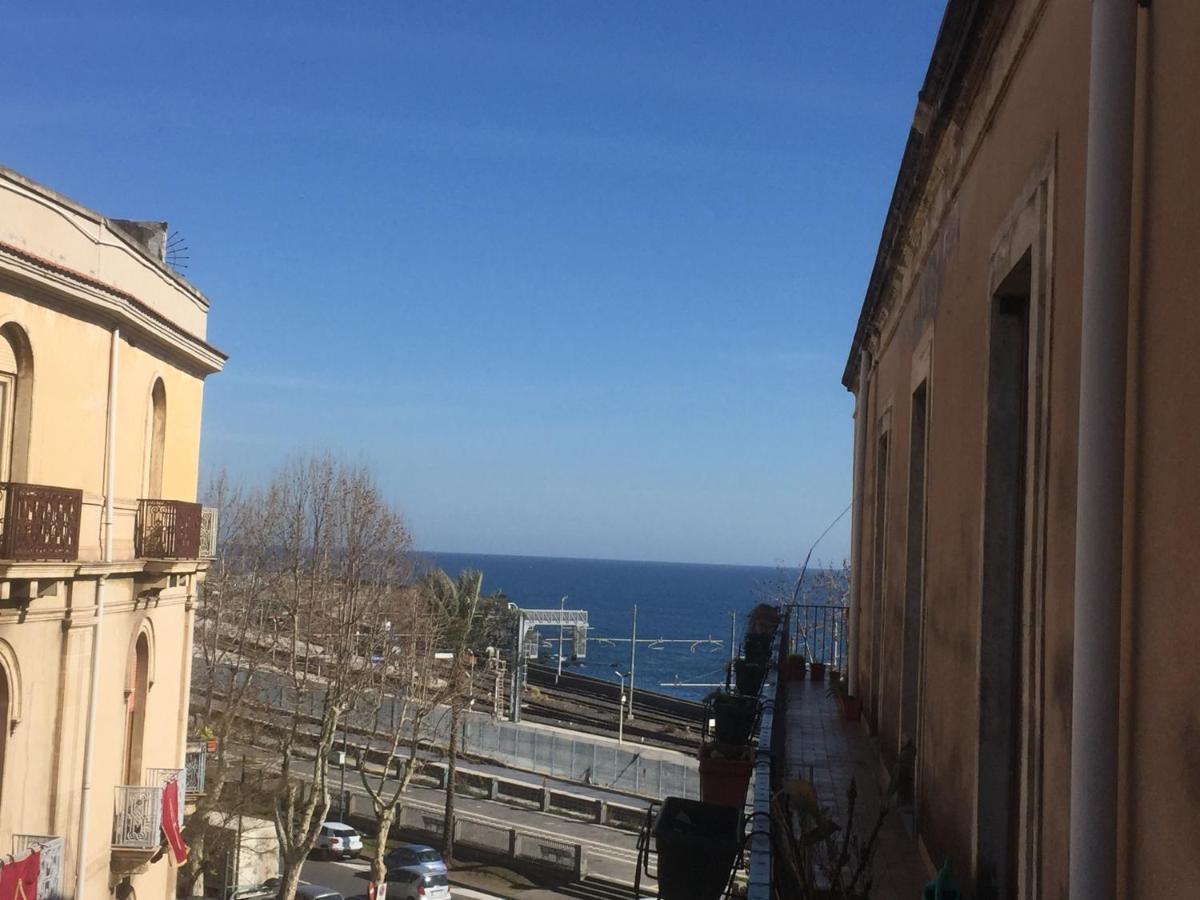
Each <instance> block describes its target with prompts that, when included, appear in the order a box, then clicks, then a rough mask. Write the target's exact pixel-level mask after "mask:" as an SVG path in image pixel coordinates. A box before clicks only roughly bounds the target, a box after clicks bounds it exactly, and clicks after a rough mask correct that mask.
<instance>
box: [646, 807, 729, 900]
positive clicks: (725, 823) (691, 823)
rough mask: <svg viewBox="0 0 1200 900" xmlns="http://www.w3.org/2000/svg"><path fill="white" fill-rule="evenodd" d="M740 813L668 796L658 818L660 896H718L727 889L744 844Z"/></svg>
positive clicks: (707, 899)
mask: <svg viewBox="0 0 1200 900" xmlns="http://www.w3.org/2000/svg"><path fill="white" fill-rule="evenodd" d="M741 831H742V811H741V810H740V809H737V808H735V807H732V806H723V805H721V804H717V803H704V802H702V801H699V800H686V799H684V798H683V797H668V798H667V799H666V800H664V801H663V805H662V809H661V810H660V811H659V813H658V816H657V818H656V819H655V820H654V843H655V845H656V848H657V850H658V896H659V897H661V898H663V900H717V898H719V897H721V896H723V895H724V893H725V888H726V886H727V884H728V883H729V873H730V872H732V871H733V863H734V859H735V857H736V856H737V853H738V847H739V846H740V844H741Z"/></svg>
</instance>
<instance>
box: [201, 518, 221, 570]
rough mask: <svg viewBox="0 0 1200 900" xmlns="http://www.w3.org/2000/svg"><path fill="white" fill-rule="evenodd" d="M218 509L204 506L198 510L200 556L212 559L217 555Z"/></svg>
mask: <svg viewBox="0 0 1200 900" xmlns="http://www.w3.org/2000/svg"><path fill="white" fill-rule="evenodd" d="M219 524H220V510H218V509H217V508H216V507H215V506H205V507H202V508H201V510H200V558H201V559H212V558H214V557H215V556H216V555H217V526H218V525H219Z"/></svg>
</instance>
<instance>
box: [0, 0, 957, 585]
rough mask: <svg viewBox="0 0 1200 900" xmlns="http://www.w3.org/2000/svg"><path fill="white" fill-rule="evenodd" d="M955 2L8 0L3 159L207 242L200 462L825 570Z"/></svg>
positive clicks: (502, 524) (443, 528) (478, 541)
mask: <svg viewBox="0 0 1200 900" xmlns="http://www.w3.org/2000/svg"><path fill="white" fill-rule="evenodd" d="M943 6H944V2H943V0H910V2H905V3H902V4H897V3H881V2H863V3H850V2H834V3H816V2H809V0H788V2H778V3H769V2H758V3H752V4H746V3H737V4H735V3H700V2H695V0H692V2H677V3H676V2H660V0H656V2H652V3H651V2H644V0H643V2H629V3H616V2H604V3H601V2H595V3H584V2H577V0H557V2H552V0H543V2H537V3H532V2H530V3H499V2H494V3H492V2H489V3H485V2H474V3H456V2H442V0H439V2H433V0H430V2H427V3H420V4H418V3H401V2H395V3H382V2H378V3H338V4H335V3H306V2H293V3H289V4H286V5H284V4H276V5H275V9H273V10H272V9H267V8H265V5H261V4H246V3H239V4H222V3H203V4H187V5H186V6H184V5H179V4H167V3H161V2H159V3H155V4H146V5H135V4H129V3H121V4H116V3H88V4H81V5H79V6H77V7H72V6H70V5H63V4H56V5H54V6H53V7H52V8H51V7H50V5H48V4H33V3H28V4H26V3H19V2H18V3H10V4H7V5H6V13H5V24H6V27H5V33H6V38H5V44H6V46H5V55H6V65H5V67H4V68H5V87H4V113H5V114H4V117H3V125H2V126H0V129H2V130H3V131H2V132H0V133H2V137H3V142H2V145H0V146H3V156H2V157H0V161H2V162H3V163H4V164H6V165H9V166H12V167H13V168H15V169H17V170H18V171H21V172H23V173H24V174H26V175H28V176H30V177H32V178H35V179H37V180H39V181H42V182H44V183H46V184H48V185H50V186H52V187H54V188H56V189H58V190H60V191H62V192H63V193H66V194H67V195H69V196H72V197H74V198H75V199H77V200H79V201H81V202H83V203H85V204H87V205H89V206H92V207H94V208H96V209H98V210H100V211H102V212H104V213H106V214H108V215H111V216H116V217H125V218H148V219H167V220H169V221H170V222H171V225H172V227H173V228H177V229H178V230H179V231H180V232H181V233H182V234H183V235H184V236H185V238H186V240H187V243H188V245H189V248H190V256H191V260H190V267H189V269H188V270H187V272H186V273H185V274H187V276H188V277H189V278H191V279H192V280H193V281H194V282H195V283H196V284H197V286H199V287H200V288H201V290H203V291H205V293H207V294H208V295H209V297H210V298H211V299H212V301H213V305H212V312H211V316H210V320H209V336H210V339H211V340H212V341H213V342H214V343H215V344H217V345H218V346H220V347H221V348H222V349H224V350H226V351H227V352H229V353H230V355H231V360H230V363H229V366H228V368H227V370H226V371H225V372H224V373H223V374H221V375H219V376H217V377H215V378H213V379H211V380H210V381H209V383H208V386H207V388H206V397H205V422H204V438H203V451H202V455H203V465H204V467H205V469H206V470H210V469H212V468H213V467H217V466H225V467H227V468H228V469H230V470H231V471H232V472H233V473H234V474H236V475H241V476H244V477H246V478H251V479H253V478H259V477H262V476H263V475H264V474H265V473H267V472H269V471H270V469H271V468H272V467H273V466H274V465H275V464H277V463H278V462H279V461H280V460H281V459H283V458H284V457H286V456H287V455H289V454H291V453H295V452H298V451H299V452H303V451H308V450H325V449H330V450H333V451H335V452H338V453H342V454H345V455H346V456H348V457H350V458H351V459H354V460H359V461H364V462H367V463H369V464H371V465H372V466H373V467H374V468H375V470H376V472H377V474H378V476H379V478H380V480H381V482H382V483H383V485H384V487H385V488H386V490H387V491H388V493H389V495H390V496H392V497H393V498H394V499H395V501H396V502H397V503H398V504H399V505H400V507H401V508H402V509H403V510H404V511H405V513H406V515H407V518H408V520H409V524H410V526H411V528H412V530H413V532H414V535H415V537H416V543H417V545H418V546H419V547H421V548H423V549H429V550H446V551H451V550H454V551H466V552H477V553H489V552H490V553H518V554H531V555H564V556H589V557H613V558H627V559H665V560H681V561H697V562H733V563H751V564H768V565H770V564H775V563H776V562H781V561H782V562H788V563H796V562H798V561H799V560H800V559H802V558H803V555H804V552H805V550H806V548H807V547H808V545H809V544H810V543H811V542H812V540H813V539H814V538H815V537H816V536H817V535H818V534H819V533H820V532H821V531H822V530H823V529H824V527H825V526H826V524H828V522H829V521H830V520H832V519H833V518H834V517H835V516H836V515H837V514H838V513H839V512H841V510H842V509H843V508H844V507H845V506H846V504H847V503H849V499H850V482H851V446H852V428H851V412H852V402H851V397H850V396H849V395H848V394H847V393H846V392H845V391H844V390H843V388H842V387H841V385H840V375H841V372H842V367H843V364H844V362H845V357H846V353H847V350H848V347H849V341H850V337H851V334H852V331H853V326H854V322H855V320H856V317H857V314H858V310H859V306H860V304H861V301H862V296H863V292H864V289H865V286H866V282H867V278H868V276H869V274H870V267H871V263H872V261H873V259H874V254H875V249H876V246H877V243H878V237H879V230H880V228H881V225H882V222H883V216H884V213H885V211H886V208H887V202H888V199H889V197H890V194H891V188H892V184H893V182H894V179H895V173H896V168H897V165H898V163H899V159H900V153H901V151H902V149H903V146H904V141H905V138H906V136H907V131H908V127H909V124H910V122H911V120H912V112H913V108H914V105H915V102H916V93H917V90H918V88H919V87H920V82H921V78H922V76H923V74H924V71H925V67H926V64H927V62H928V58H929V52H930V49H931V47H932V44H933V40H934V37H935V35H936V32H937V26H938V22H939V21H940V17H941V12H942V8H943ZM848 535H849V522H848V517H847V519H846V520H843V522H842V523H841V525H839V527H838V528H836V529H835V530H834V531H833V532H831V534H830V536H829V537H828V538H827V539H826V541H825V543H824V544H822V546H821V548H820V550H819V551H818V555H820V556H822V557H823V558H826V559H837V558H840V557H841V556H842V555H844V554H845V553H846V551H847V547H848V544H849V538H848Z"/></svg>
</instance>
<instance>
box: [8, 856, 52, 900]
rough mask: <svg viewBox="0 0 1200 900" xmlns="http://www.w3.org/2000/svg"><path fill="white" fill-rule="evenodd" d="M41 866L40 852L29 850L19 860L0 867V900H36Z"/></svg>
mask: <svg viewBox="0 0 1200 900" xmlns="http://www.w3.org/2000/svg"><path fill="white" fill-rule="evenodd" d="M41 864H42V854H41V851H39V850H30V851H29V852H28V853H26V854H25V856H23V857H21V858H20V859H15V860H13V861H11V862H6V863H4V864H3V865H0V900H37V883H38V871H39V869H40V868H41Z"/></svg>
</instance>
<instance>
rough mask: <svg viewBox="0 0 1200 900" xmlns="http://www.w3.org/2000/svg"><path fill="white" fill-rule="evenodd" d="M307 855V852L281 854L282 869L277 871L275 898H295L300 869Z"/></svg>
mask: <svg viewBox="0 0 1200 900" xmlns="http://www.w3.org/2000/svg"><path fill="white" fill-rule="evenodd" d="M307 856H308V854H307V853H304V854H302V855H299V856H295V855H292V854H281V857H280V858H281V860H282V862H283V871H282V872H280V873H279V893H277V894H276V895H275V897H276V900H295V897H296V888H298V887H299V886H300V870H301V869H302V868H303V867H304V860H305V857H307Z"/></svg>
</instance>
